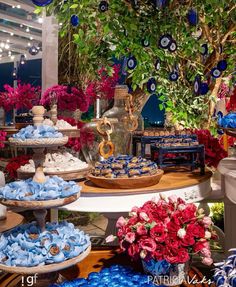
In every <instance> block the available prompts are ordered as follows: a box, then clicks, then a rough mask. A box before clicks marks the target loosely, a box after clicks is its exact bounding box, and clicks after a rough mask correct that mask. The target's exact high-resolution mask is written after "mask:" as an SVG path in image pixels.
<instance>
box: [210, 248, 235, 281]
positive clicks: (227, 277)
mask: <svg viewBox="0 0 236 287" xmlns="http://www.w3.org/2000/svg"><path fill="white" fill-rule="evenodd" d="M229 252H232V254H231V255H230V256H229V257H228V258H227V259H226V260H225V261H224V262H220V263H215V266H216V269H215V273H214V275H213V280H214V281H215V283H216V286H217V287H220V286H222V287H223V286H227V287H236V272H235V271H236V248H232V249H230V250H229Z"/></svg>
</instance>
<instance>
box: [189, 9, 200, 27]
mask: <svg viewBox="0 0 236 287" xmlns="http://www.w3.org/2000/svg"><path fill="white" fill-rule="evenodd" d="M187 18H188V22H189V24H190V25H192V26H197V24H198V13H197V11H196V10H195V9H193V8H191V9H189V11H188V14H187Z"/></svg>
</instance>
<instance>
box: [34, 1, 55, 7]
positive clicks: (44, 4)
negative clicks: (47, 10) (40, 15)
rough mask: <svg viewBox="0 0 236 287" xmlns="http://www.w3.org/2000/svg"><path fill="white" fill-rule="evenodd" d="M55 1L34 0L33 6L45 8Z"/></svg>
mask: <svg viewBox="0 0 236 287" xmlns="http://www.w3.org/2000/svg"><path fill="white" fill-rule="evenodd" d="M52 1H53V0H32V2H33V4H34V5H36V6H39V7H44V6H47V5H49V4H51V3H52Z"/></svg>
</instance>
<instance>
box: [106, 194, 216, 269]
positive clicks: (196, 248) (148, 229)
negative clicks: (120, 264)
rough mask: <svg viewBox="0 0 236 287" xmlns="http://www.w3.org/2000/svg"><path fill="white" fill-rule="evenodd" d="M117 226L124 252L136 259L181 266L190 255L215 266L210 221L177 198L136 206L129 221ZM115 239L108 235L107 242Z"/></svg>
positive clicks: (172, 197) (122, 218) (200, 210)
mask: <svg viewBox="0 0 236 287" xmlns="http://www.w3.org/2000/svg"><path fill="white" fill-rule="evenodd" d="M116 227H117V228H118V232H117V237H118V240H119V243H120V248H121V251H123V252H126V253H128V255H129V256H130V257H131V258H132V259H134V260H137V259H143V260H145V261H149V260H151V259H153V260H155V261H160V260H166V261H167V262H169V263H170V264H174V263H178V264H179V263H185V262H187V261H188V260H189V259H190V254H191V253H195V254H199V255H200V256H201V258H202V262H203V263H204V264H207V265H211V264H212V263H213V261H212V258H211V251H210V243H209V242H210V239H211V240H214V239H216V238H217V236H216V234H215V233H214V232H213V231H212V221H211V218H210V217H207V216H205V215H204V211H203V210H202V209H199V210H197V207H196V206H195V205H194V204H192V203H191V204H188V203H186V202H185V201H184V200H182V199H181V198H177V197H176V196H171V197H169V198H168V200H167V199H165V198H162V197H161V198H160V199H159V200H157V201H154V200H152V201H148V202H146V203H145V204H144V205H143V206H142V207H140V208H138V207H133V208H132V210H131V213H130V215H129V218H124V217H120V218H119V219H118V221H117V223H116ZM114 238H115V237H114V236H113V235H111V236H109V237H108V238H107V242H109V241H112V240H114Z"/></svg>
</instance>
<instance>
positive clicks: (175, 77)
mask: <svg viewBox="0 0 236 287" xmlns="http://www.w3.org/2000/svg"><path fill="white" fill-rule="evenodd" d="M178 78H179V74H178V73H177V72H176V71H173V72H171V73H170V74H169V80H170V81H172V82H176V81H177V80H178Z"/></svg>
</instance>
